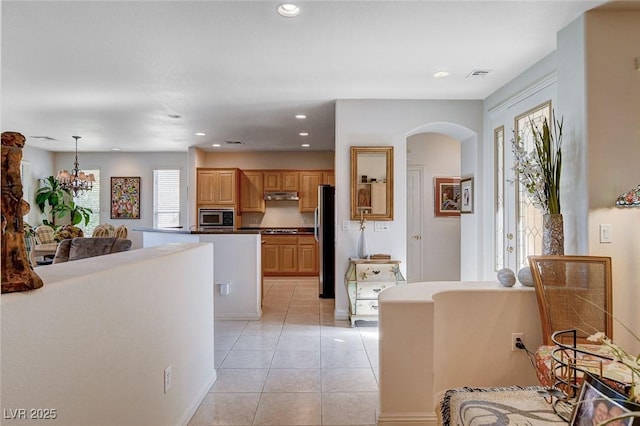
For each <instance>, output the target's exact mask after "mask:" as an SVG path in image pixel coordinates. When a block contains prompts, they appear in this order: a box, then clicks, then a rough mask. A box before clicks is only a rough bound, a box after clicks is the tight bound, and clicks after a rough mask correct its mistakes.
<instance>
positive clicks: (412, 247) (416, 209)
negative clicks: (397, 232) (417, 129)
mask: <svg viewBox="0 0 640 426" xmlns="http://www.w3.org/2000/svg"><path fill="white" fill-rule="evenodd" d="M422 175H423V170H422V168H421V167H409V168H408V169H407V282H410V283H411V282H420V281H424V277H423V267H422V266H423V264H424V259H423V239H422V236H423V233H424V229H423V222H422V217H423V215H422V210H423V209H422V206H423V195H424V194H423V187H422V180H423V177H422Z"/></svg>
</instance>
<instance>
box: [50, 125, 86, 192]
mask: <svg viewBox="0 0 640 426" xmlns="http://www.w3.org/2000/svg"><path fill="white" fill-rule="evenodd" d="M71 137H72V138H74V139H75V140H76V161H75V162H74V163H73V170H71V173H69V171H68V170H61V171H59V172H58V176H57V177H56V179H57V181H58V182H59V183H60V188H62V189H63V190H64V191H70V192H73V196H74V197H77V196H78V194H82V193H83V192H85V191H91V189H92V188H93V182H95V181H96V178H95V177H94V176H93V173H89V174H85V172H83V171H82V170H80V167H79V165H78V139H80V136H71Z"/></svg>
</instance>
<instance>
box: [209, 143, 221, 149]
mask: <svg viewBox="0 0 640 426" xmlns="http://www.w3.org/2000/svg"><path fill="white" fill-rule="evenodd" d="M211 146H213V147H215V148H220V144H219V143H214V144H213V145H211Z"/></svg>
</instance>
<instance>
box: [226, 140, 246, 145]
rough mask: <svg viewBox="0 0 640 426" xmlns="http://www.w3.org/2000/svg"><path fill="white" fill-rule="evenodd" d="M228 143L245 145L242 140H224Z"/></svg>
mask: <svg viewBox="0 0 640 426" xmlns="http://www.w3.org/2000/svg"><path fill="white" fill-rule="evenodd" d="M224 142H225V143H226V144H227V145H244V143H242V141H224Z"/></svg>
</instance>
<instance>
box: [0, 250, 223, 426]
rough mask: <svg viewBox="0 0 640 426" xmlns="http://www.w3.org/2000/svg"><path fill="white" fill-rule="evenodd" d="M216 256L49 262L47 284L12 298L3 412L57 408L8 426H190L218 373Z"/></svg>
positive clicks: (195, 253)
mask: <svg viewBox="0 0 640 426" xmlns="http://www.w3.org/2000/svg"><path fill="white" fill-rule="evenodd" d="M212 253H213V247H212V246H211V244H192V245H183V246H179V245H175V246H172V247H167V246H164V247H156V248H151V249H141V250H133V251H129V252H125V253H117V254H112V255H107V256H100V257H94V258H89V259H82V260H77V261H73V262H66V263H60V264H55V265H50V266H41V267H39V268H37V271H36V272H37V273H38V274H39V275H40V277H41V278H42V279H43V281H44V287H42V288H41V289H38V290H34V291H30V292H23V293H9V294H3V295H2V300H1V304H2V305H1V307H2V309H1V315H2V360H1V370H0V372H1V375H2V385H1V386H2V408H3V409H9V408H11V409H17V408H26V409H29V408H43V409H45V408H53V409H56V410H57V419H56V420H31V421H15V422H12V421H7V420H6V418H5V420H4V421H3V424H7V425H9V424H14V423H15V424H20V425H35V424H42V423H46V424H48V425H49V424H51V425H64V426H76V425H77V426H84V425H95V426H99V425H105V426H111V425H120V426H127V425H131V426H139V425H158V426H160V425H167V426H175V425H186V424H187V423H188V421H189V419H190V418H191V416H192V415H193V413H194V412H195V410H196V409H197V407H198V405H199V404H200V402H201V401H202V399H203V398H204V396H205V395H206V393H207V392H208V390H209V388H210V387H211V385H212V384H213V382H214V381H215V379H216V372H215V368H214V362H213V361H214V353H213V337H214V336H213V286H212V281H213V261H212ZM169 365H171V367H172V387H171V389H169V390H168V392H167V393H166V394H165V393H164V379H163V377H164V370H165V368H166V367H167V366H169ZM3 413H4V411H3Z"/></svg>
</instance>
